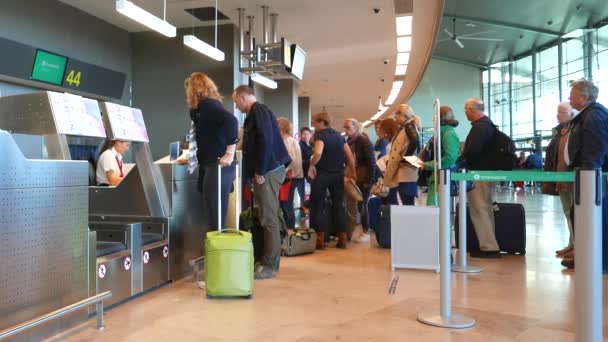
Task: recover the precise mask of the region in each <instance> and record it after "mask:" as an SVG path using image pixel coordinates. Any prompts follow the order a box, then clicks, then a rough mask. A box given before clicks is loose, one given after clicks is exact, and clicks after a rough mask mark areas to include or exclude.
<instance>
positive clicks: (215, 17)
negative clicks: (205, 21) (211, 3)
mask: <svg viewBox="0 0 608 342" xmlns="http://www.w3.org/2000/svg"><path fill="white" fill-rule="evenodd" d="M215 48H216V49H217V0H215Z"/></svg>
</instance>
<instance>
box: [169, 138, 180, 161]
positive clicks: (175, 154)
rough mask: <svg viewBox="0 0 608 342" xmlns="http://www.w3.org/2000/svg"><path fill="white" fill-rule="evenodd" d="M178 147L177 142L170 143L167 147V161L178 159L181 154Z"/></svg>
mask: <svg viewBox="0 0 608 342" xmlns="http://www.w3.org/2000/svg"><path fill="white" fill-rule="evenodd" d="M179 145H180V144H179V141H177V142H173V143H171V145H169V160H171V161H173V160H177V158H179V155H180V152H181V148H180V146H179Z"/></svg>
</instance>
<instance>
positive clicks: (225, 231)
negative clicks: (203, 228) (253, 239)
mask: <svg viewBox="0 0 608 342" xmlns="http://www.w3.org/2000/svg"><path fill="white" fill-rule="evenodd" d="M219 232H220V234H224V233H237V234H239V235H243V233H242V232H241V231H240V230H239V229H230V228H226V229H222V230H220V231H219Z"/></svg>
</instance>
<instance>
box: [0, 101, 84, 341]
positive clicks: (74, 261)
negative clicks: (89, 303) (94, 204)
mask: <svg viewBox="0 0 608 342" xmlns="http://www.w3.org/2000/svg"><path fill="white" fill-rule="evenodd" d="M10 102H11V100H10V99H7V98H2V97H0V129H9V127H6V126H8V125H4V124H5V123H6V122H7V121H9V120H22V121H23V122H27V120H26V119H24V116H23V115H24V114H31V113H34V114H36V113H40V112H41V111H44V108H42V107H44V106H43V105H40V103H38V102H35V103H33V104H32V105H31V106H29V107H27V108H24V109H23V111H21V112H19V111H13V110H11V108H10V105H9V103H10ZM45 124H49V122H46V121H45V120H44V119H43V118H41V119H40V120H37V121H36V124H35V125H39V127H42V126H43V125H45ZM34 128H35V127H34ZM0 147H1V150H2V153H0V209H1V215H0V243H1V244H2V247H1V248H0V260H1V262H0V294H1V295H0V330H3V329H6V328H9V327H11V326H15V325H18V324H21V323H23V322H25V321H28V320H31V319H34V318H35V317H38V316H41V315H44V314H47V313H49V312H51V311H54V310H58V309H60V308H63V307H65V306H67V305H71V304H72V303H75V302H78V301H81V300H83V299H86V298H87V297H88V294H89V293H88V288H89V284H88V277H87V271H88V270H87V259H88V253H89V251H88V233H87V220H88V207H87V206H88V204H87V200H88V166H87V163H86V162H84V161H65V160H48V159H47V160H33V159H26V158H25V157H24V155H23V153H22V152H21V149H20V148H19V146H18V145H17V143H16V142H15V140H14V138H13V136H12V135H11V134H10V133H8V132H5V131H0ZM86 319H87V313H86V312H85V311H78V312H74V313H72V314H70V315H67V316H64V317H63V318H60V319H57V320H55V321H53V322H50V323H47V324H45V325H42V326H39V327H37V328H35V329H31V330H29V331H27V332H24V333H22V334H20V335H18V336H16V337H14V338H12V339H10V340H11V341H39V340H42V339H44V338H47V337H49V336H52V335H54V334H57V333H58V332H60V331H62V330H64V329H67V328H69V327H71V326H74V325H76V324H79V323H82V322H83V321H85V320H86Z"/></svg>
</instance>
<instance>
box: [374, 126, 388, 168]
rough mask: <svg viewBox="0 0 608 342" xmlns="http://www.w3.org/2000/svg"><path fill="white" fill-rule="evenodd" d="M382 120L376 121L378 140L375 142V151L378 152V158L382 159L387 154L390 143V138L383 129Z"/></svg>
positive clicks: (375, 127)
mask: <svg viewBox="0 0 608 342" xmlns="http://www.w3.org/2000/svg"><path fill="white" fill-rule="evenodd" d="M382 121H383V120H376V122H375V123H374V129H375V130H376V135H377V136H378V140H376V143H375V144H374V151H375V152H376V159H380V158H382V157H384V156H385V155H386V150H387V149H386V146H388V144H389V143H390V140H388V139H387V137H386V133H385V132H384V131H383V130H382Z"/></svg>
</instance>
